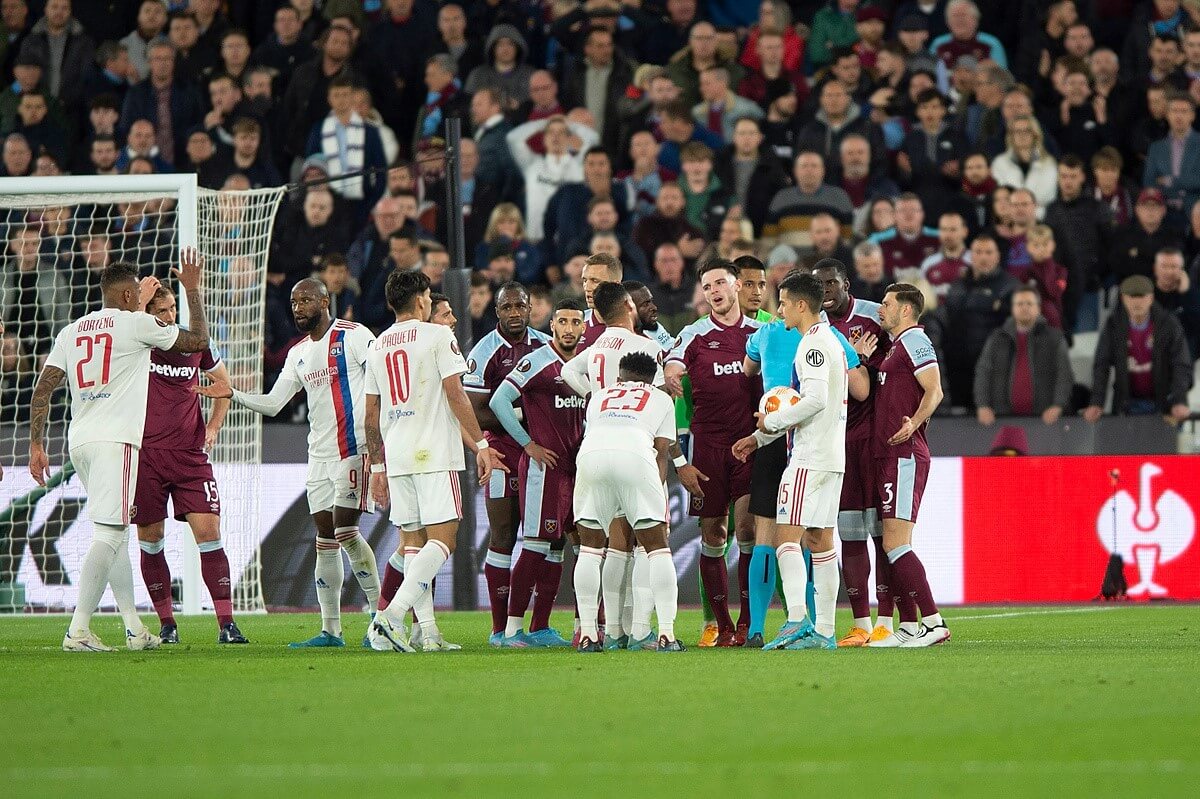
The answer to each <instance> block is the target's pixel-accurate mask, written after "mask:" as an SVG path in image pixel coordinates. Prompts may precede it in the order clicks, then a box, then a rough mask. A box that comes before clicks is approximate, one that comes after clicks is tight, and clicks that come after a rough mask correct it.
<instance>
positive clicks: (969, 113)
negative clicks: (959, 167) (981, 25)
mask: <svg viewBox="0 0 1200 799" xmlns="http://www.w3.org/2000/svg"><path fill="white" fill-rule="evenodd" d="M1014 85H1015V82H1014V81H1013V76H1012V73H1010V72H1009V71H1008V70H1007V69H1005V68H1004V67H1002V66H1000V65H999V64H990V63H989V64H986V65H985V66H983V67H981V68H980V70H979V73H978V76H977V77H976V79H975V96H974V98H973V99H974V102H972V103H971V104H970V105H966V106H965V107H963V108H960V109H959V110H958V116H960V120H959V124H960V126H961V127H962V129H963V132H964V133H965V134H966V136H967V140H968V141H970V142H971V143H972V144H973V145H974V146H976V147H979V148H980V149H983V146H984V144H985V143H986V142H988V140H989V139H991V138H992V137H993V136H996V135H1001V136H1003V134H1004V121H1003V115H1002V112H1001V106H1002V105H1003V103H1004V98H1005V97H1006V96H1007V95H1008V93H1009V92H1011V91H1012V90H1013V86H1014Z"/></svg>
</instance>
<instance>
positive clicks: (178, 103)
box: [120, 42, 204, 171]
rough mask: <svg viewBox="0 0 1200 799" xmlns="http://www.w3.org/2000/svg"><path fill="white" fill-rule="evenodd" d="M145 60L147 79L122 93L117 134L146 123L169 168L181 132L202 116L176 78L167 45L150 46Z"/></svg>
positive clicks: (177, 150) (177, 151) (178, 150)
mask: <svg viewBox="0 0 1200 799" xmlns="http://www.w3.org/2000/svg"><path fill="white" fill-rule="evenodd" d="M147 58H148V59H149V62H150V76H149V77H148V78H146V79H145V80H144V81H142V82H141V83H138V84H137V85H135V86H132V87H130V89H129V91H128V93H126V95H125V102H124V105H123V106H122V109H121V123H120V130H122V131H123V132H125V134H126V135H130V134H131V132H132V128H133V125H134V123H135V122H137V121H138V120H147V121H149V122H150V123H151V125H152V127H153V129H154V131H155V142H154V143H155V145H156V146H157V147H158V154H159V155H160V156H161V157H162V160H163V161H164V162H165V163H168V164H173V163H175V160H176V158H177V157H178V156H180V155H182V153H183V150H184V146H185V144H186V140H185V139H184V133H185V131H187V130H189V129H190V128H191V127H192V126H193V125H196V124H198V123H199V122H200V121H201V119H202V118H203V116H204V114H203V112H202V111H201V109H200V98H199V97H198V96H197V95H196V92H195V91H194V90H193V89H192V88H191V87H190V86H188V85H187V84H185V83H183V82H182V81H180V80H179V79H178V78H177V77H176V71H175V51H174V50H173V49H172V48H171V45H169V44H167V43H166V42H156V43H153V44H151V45H150V50H149V55H148V56H147ZM165 171H170V169H167V170H165Z"/></svg>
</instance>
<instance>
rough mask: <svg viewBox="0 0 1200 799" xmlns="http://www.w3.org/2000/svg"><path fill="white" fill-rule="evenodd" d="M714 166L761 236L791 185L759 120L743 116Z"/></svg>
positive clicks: (756, 233) (734, 200) (723, 183)
mask: <svg viewBox="0 0 1200 799" xmlns="http://www.w3.org/2000/svg"><path fill="white" fill-rule="evenodd" d="M763 5H764V7H765V6H767V5H768V3H764V4H763ZM765 38H770V37H769V36H768V37H765ZM713 169H714V170H715V172H716V175H717V178H718V179H719V180H720V181H721V184H722V185H723V186H724V187H725V188H726V189H728V190H729V191H730V192H732V194H733V197H732V202H734V203H735V204H736V205H739V206H741V208H742V212H743V214H744V215H745V217H746V218H747V219H749V220H750V224H751V225H753V227H754V234H755V235H756V236H758V235H761V234H762V229H763V225H764V224H765V223H766V218H767V210H768V208H769V206H770V203H771V198H772V197H774V196H775V195H776V194H777V193H778V192H779V191H780V190H781V189H783V188H785V187H786V186H787V185H788V176H787V172H785V171H784V170H783V167H781V166H780V164H779V159H777V158H776V157H775V156H774V155H773V154H772V153H771V152H770V150H769V149H768V148H767V147H766V146H765V140H764V138H763V134H762V130H761V128H760V127H759V122H758V121H757V120H755V119H750V118H743V119H739V120H738V121H737V122H736V123H735V124H734V128H733V141H732V143H731V144H730V145H729V146H728V147H726V148H724V149H723V150H721V152H719V153H718V154H717V156H716V159H715V163H714V165H713Z"/></svg>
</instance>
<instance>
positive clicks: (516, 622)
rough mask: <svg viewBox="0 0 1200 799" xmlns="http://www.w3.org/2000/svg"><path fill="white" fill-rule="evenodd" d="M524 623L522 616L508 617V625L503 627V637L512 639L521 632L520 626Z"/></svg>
mask: <svg viewBox="0 0 1200 799" xmlns="http://www.w3.org/2000/svg"><path fill="white" fill-rule="evenodd" d="M524 623H525V617H524V616H509V617H508V624H506V625H504V637H505V638H512V637H513V636H514V635H516V634H517V633H519V632H521V625H523V624H524Z"/></svg>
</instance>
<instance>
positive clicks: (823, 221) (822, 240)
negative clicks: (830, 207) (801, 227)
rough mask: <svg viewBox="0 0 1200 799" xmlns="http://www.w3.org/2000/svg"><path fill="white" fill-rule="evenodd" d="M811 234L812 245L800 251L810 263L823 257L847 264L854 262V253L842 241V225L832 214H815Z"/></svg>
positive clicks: (810, 226) (810, 227)
mask: <svg viewBox="0 0 1200 799" xmlns="http://www.w3.org/2000/svg"><path fill="white" fill-rule="evenodd" d="M809 234H810V235H811V237H812V246H811V247H806V248H803V249H802V250H801V251H800V255H801V257H802V258H803V259H804V260H805V261H807V262H808V263H812V264H816V263H817V262H818V261H820V260H821V259H822V258H835V259H837V260H838V261H841V262H842V263H843V264H847V265H849V264H852V263H854V253H853V251H851V249H850V248H849V247H848V246H847V245H846V243H845V242H844V241H842V227H841V225H839V224H838V221H837V220H836V219H834V218H833V215H832V214H827V213H824V212H822V213H818V214H815V215H813V218H812V223H811V224H810V225H809Z"/></svg>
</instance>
